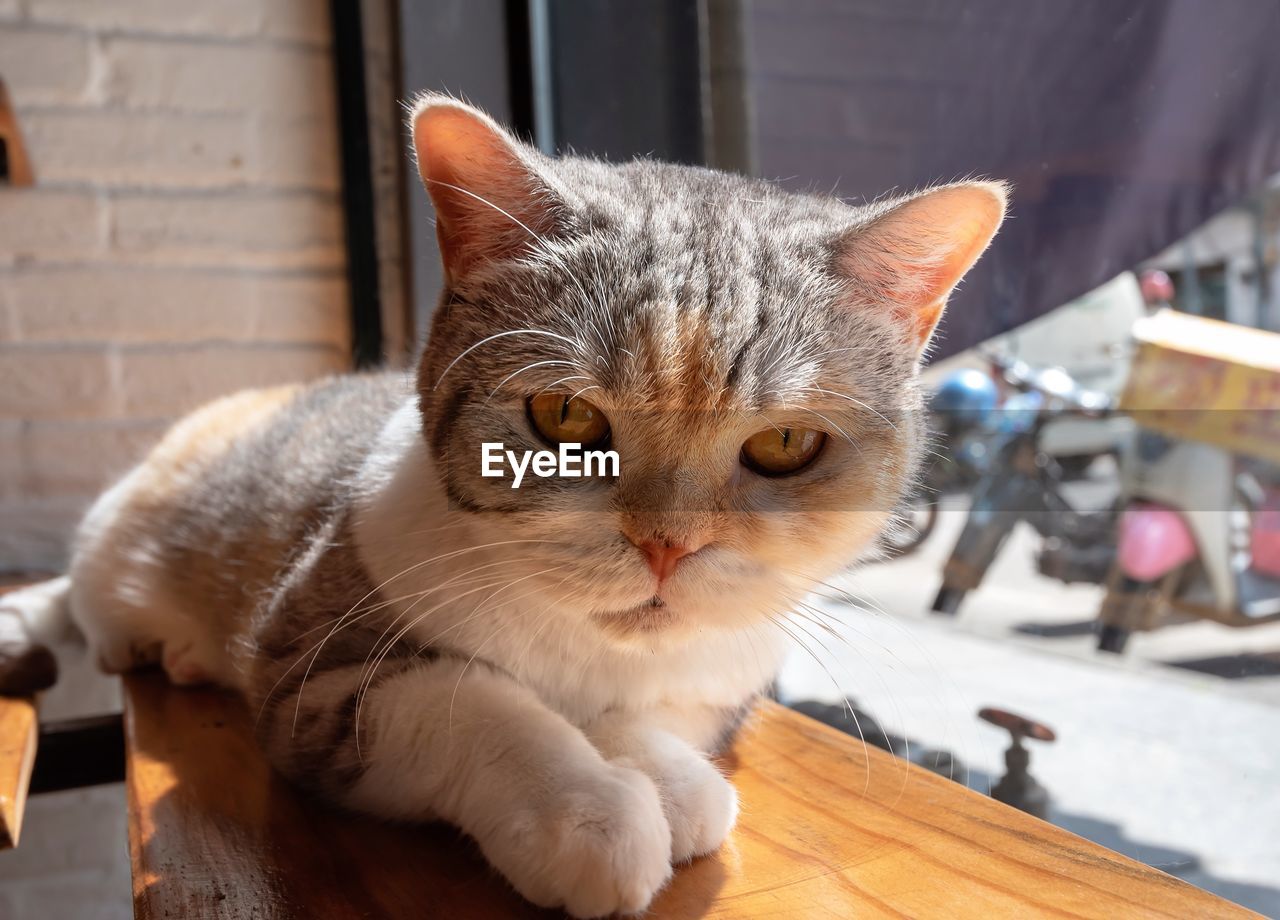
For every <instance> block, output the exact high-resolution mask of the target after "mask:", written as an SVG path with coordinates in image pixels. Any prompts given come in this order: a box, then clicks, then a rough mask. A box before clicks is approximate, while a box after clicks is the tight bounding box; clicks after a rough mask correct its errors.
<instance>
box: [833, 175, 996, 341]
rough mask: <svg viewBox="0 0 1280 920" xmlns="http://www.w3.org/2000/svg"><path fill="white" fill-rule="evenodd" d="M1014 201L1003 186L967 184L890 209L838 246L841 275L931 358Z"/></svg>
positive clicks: (884, 207)
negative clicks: (950, 300) (953, 305)
mask: <svg viewBox="0 0 1280 920" xmlns="http://www.w3.org/2000/svg"><path fill="white" fill-rule="evenodd" d="M1008 198H1009V189H1008V186H1006V185H1005V184H1004V183H1002V182H961V183H957V184H955V185H944V186H941V187H939V188H934V189H930V190H928V191H925V192H921V193H919V194H916V195H912V196H909V197H907V198H904V199H898V200H897V201H892V202H887V203H885V204H883V205H881V206H880V210H879V212H878V213H876V214H875V215H874V216H873V217H872V218H871V219H870V220H869V221H867V222H865V223H863V224H861V225H859V226H857V227H855V228H853V229H852V230H849V231H847V232H845V233H844V234H843V235H842V236H841V237H840V239H839V240H838V241H837V243H836V262H837V269H838V271H839V272H840V274H841V275H843V276H844V277H845V278H846V279H847V280H848V282H849V283H850V285H851V287H852V288H853V290H854V292H855V294H856V296H857V298H858V299H859V300H860V301H865V302H866V303H867V304H868V305H873V306H875V307H877V308H882V309H888V310H890V311H892V313H893V314H894V316H895V318H896V319H898V320H899V321H900V322H901V323H903V324H904V325H905V326H906V330H907V333H908V334H909V335H910V336H911V337H912V339H913V340H914V342H915V343H916V344H917V345H918V347H919V348H920V349H921V350H922V351H923V350H924V348H925V346H926V345H928V344H929V339H930V338H931V337H932V336H933V331H934V329H935V328H936V327H937V325H938V320H940V319H941V318H942V311H943V309H944V308H945V307H946V305H947V297H948V296H949V295H950V294H951V292H952V290H954V289H955V286H956V285H957V284H958V283H959V282H960V279H961V278H963V277H964V275H965V273H966V272H968V271H969V269H970V268H972V267H973V264H974V263H975V262H977V261H978V257H979V256H981V255H982V253H983V251H984V250H985V249H986V248H987V245H988V244H989V243H990V242H991V239H992V237H994V236H995V234H996V231H997V230H998V229H1000V224H1001V222H1002V221H1003V220H1004V215H1005V209H1006V207H1007V203H1008Z"/></svg>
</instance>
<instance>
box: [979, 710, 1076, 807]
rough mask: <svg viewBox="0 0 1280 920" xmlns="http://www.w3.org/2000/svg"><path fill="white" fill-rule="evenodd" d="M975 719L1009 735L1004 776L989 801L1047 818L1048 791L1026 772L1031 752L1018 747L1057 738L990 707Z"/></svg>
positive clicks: (1023, 718) (1043, 727)
mask: <svg viewBox="0 0 1280 920" xmlns="http://www.w3.org/2000/svg"><path fill="white" fill-rule="evenodd" d="M978 718H979V719H982V720H983V721H984V722H990V723H991V724H992V725H995V726H997V727H998V728H1003V729H1004V730H1005V731H1007V732H1008V733H1009V736H1010V738H1011V739H1012V743H1011V744H1010V745H1009V749H1008V750H1007V751H1005V752H1004V765H1005V774H1004V776H1003V777H1001V778H1000V782H998V783H996V785H995V786H994V787H992V789H991V797H992V798H993V799H996V800H998V801H1001V802H1004V803H1005V804H1006V805H1012V806H1013V807H1014V808H1017V809H1020V810H1022V811H1025V812H1027V813H1028V814H1032V815H1035V816H1036V817H1037V818H1046V819H1047V818H1048V816H1049V790H1048V789H1046V788H1045V787H1044V786H1042V785H1040V783H1039V782H1038V781H1037V780H1036V778H1035V777H1034V776H1032V775H1031V774H1030V773H1029V772H1028V770H1027V768H1028V766H1030V764H1031V752H1030V751H1028V750H1027V749H1026V748H1025V747H1023V746H1022V739H1023V738H1031V739H1034V740H1036V741H1045V742H1051V741H1054V740H1055V739H1056V738H1057V735H1055V734H1054V731H1053V729H1051V728H1050V727H1049V726H1047V725H1044V724H1043V723H1041V722H1036V721H1035V720H1033V719H1028V718H1027V717H1026V716H1020V715H1017V714H1016V713H1012V712H1009V711H1007V710H1004V709H995V708H992V707H990V706H988V707H986V708H983V709H979V710H978Z"/></svg>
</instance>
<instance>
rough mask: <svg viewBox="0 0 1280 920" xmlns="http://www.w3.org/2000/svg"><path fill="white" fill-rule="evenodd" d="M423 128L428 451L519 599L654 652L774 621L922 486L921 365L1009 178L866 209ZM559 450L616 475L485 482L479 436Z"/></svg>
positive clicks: (419, 119)
mask: <svg viewBox="0 0 1280 920" xmlns="http://www.w3.org/2000/svg"><path fill="white" fill-rule="evenodd" d="M412 119H413V122H412V124H413V132H414V146H415V150H416V154H417V158H418V167H419V171H420V173H421V175H422V178H423V180H424V182H425V184H426V187H427V191H428V192H429V193H430V195H431V198H432V201H433V202H434V204H435V208H436V214H437V233H438V237H439V243H440V249H441V253H442V256H443V259H444V266H445V275H446V283H445V291H444V295H443V298H442V301H441V305H440V308H439V310H438V311H437V313H436V316H435V319H434V322H433V326H432V331H431V338H430V341H429V343H428V346H427V349H426V351H425V353H424V355H423V358H422V362H421V366H420V369H419V376H418V386H419V392H420V396H421V406H422V412H423V423H424V434H425V437H426V438H427V441H428V443H429V445H430V449H431V451H432V453H433V456H434V458H435V462H436V463H437V465H438V468H439V474H440V476H441V477H442V478H443V480H444V483H445V487H446V489H447V491H448V494H449V500H450V502H451V506H452V507H453V508H454V509H456V511H457V513H458V514H459V515H463V516H466V517H467V518H468V519H469V521H470V522H471V523H472V525H473V529H474V530H475V531H476V532H477V533H478V534H480V535H481V536H483V538H485V539H487V540H491V541H493V542H495V543H496V544H499V545H498V547H497V548H496V550H495V551H498V552H501V553H502V554H503V555H504V556H505V557H506V558H507V559H508V561H509V563H510V567H511V577H512V578H513V579H514V578H519V579H521V580H520V583H518V584H513V585H511V586H510V587H509V588H507V589H506V590H507V591H508V593H509V594H511V595H517V594H518V595H521V596H525V597H527V596H530V595H532V596H534V597H535V598H536V600H537V601H538V602H539V603H543V604H545V605H546V606H547V607H548V608H549V609H550V610H553V611H554V612H556V613H558V614H561V615H565V616H572V617H578V618H580V619H582V620H584V621H587V622H589V623H591V624H593V626H595V627H598V628H599V629H600V630H601V631H602V632H603V633H604V634H605V635H608V636H610V637H612V638H614V639H616V640H617V641H618V642H620V643H630V644H634V645H640V646H643V645H645V644H649V643H652V642H654V641H663V642H666V641H678V640H679V639H680V638H681V637H687V636H689V635H692V634H695V633H696V632H697V631H699V630H703V629H710V628H718V627H734V626H743V625H746V624H751V623H754V622H758V621H759V620H761V619H763V618H765V617H769V616H773V615H776V614H777V613H779V612H780V611H784V610H786V609H788V608H789V607H790V606H791V605H792V604H793V603H794V602H795V601H796V600H798V599H800V598H802V597H803V596H804V595H805V594H806V593H808V592H809V591H810V590H812V588H813V587H814V585H815V584H816V583H817V582H818V581H820V580H823V579H827V578H829V577H830V576H831V575H832V574H833V573H835V572H837V571H839V570H840V569H842V568H843V567H845V566H847V565H848V564H850V563H851V562H852V561H853V560H855V559H856V558H857V557H858V556H859V555H860V554H861V553H863V552H864V551H865V550H866V548H867V547H868V545H869V544H870V543H871V541H872V540H873V539H874V537H875V535H876V534H877V532H878V531H879V530H880V529H881V528H882V527H883V526H884V525H885V522H886V520H887V519H888V517H889V513H890V510H891V509H892V508H893V507H894V505H895V504H896V502H897V501H898V499H899V498H900V496H901V495H902V492H903V491H904V489H905V488H906V487H907V486H908V484H909V483H910V481H911V479H912V477H913V475H914V474H915V471H916V466H917V463H918V461H919V458H920V456H921V453H922V452H923V450H924V446H925V439H926V435H925V431H924V430H923V426H922V419H921V395H920V391H919V387H918V384H917V373H918V367H919V361H920V356H921V353H922V352H923V351H924V349H925V348H926V346H927V345H928V342H929V340H930V337H931V336H932V334H933V330H934V328H935V326H936V325H937V322H938V319H939V317H940V316H941V314H942V310H943V307H944V305H945V304H946V300H947V296H948V295H949V293H950V292H951V290H952V289H953V288H954V287H955V285H956V284H957V282H958V281H959V280H960V278H961V277H962V276H963V275H964V273H965V272H966V271H967V270H968V269H969V268H970V267H971V266H972V265H973V263H974V262H975V261H976V260H977V259H978V257H979V255H981V253H982V252H983V250H984V249H985V248H986V246H987V244H988V243H989V242H990V240H991V238H992V236H993V235H994V233H995V232H996V229H997V228H998V227H999V225H1000V222H1001V220H1002V219H1003V216H1004V211H1005V199H1006V192H1005V188H1004V186H1003V185H1001V184H999V183H993V182H963V183H959V184H954V185H948V186H944V187H941V188H935V189H931V190H928V191H925V192H920V193H917V194H914V195H909V196H906V197H902V198H896V199H886V200H883V201H879V202H877V203H875V204H872V205H867V206H861V207H853V206H850V205H848V204H846V203H844V202H842V201H839V200H837V199H835V198H831V197H825V196H813V195H800V194H793V193H789V192H785V191H783V190H781V189H779V188H777V187H775V186H772V185H770V184H768V183H765V182H761V181H757V180H752V179H747V178H742V177H739V176H733V175H726V174H723V173H718V172H713V171H710V170H706V169H694V168H689V167H683V166H672V165H667V164H662V163H655V162H649V161H637V162H632V163H627V164H624V165H607V164H604V163H601V162H597V161H594V160H588V159H581V158H577V157H566V158H562V159H551V158H549V157H546V156H543V155H542V154H540V153H538V152H537V151H535V150H533V149H531V148H529V147H528V146H526V145H524V144H521V143H520V142H518V141H517V140H515V139H514V138H513V137H511V136H510V135H509V134H508V133H507V132H505V131H504V130H503V129H502V128H501V127H499V126H498V125H497V124H495V123H494V122H493V121H492V120H490V119H489V118H488V117H487V116H485V115H483V114H482V113H480V112H478V111H476V110H474V109H472V108H470V107H468V106H466V105H463V104H461V103H459V102H457V101H454V100H452V99H449V98H447V97H443V96H434V95H432V96H426V97H423V98H422V99H421V100H420V101H419V102H418V104H417V106H416V108H415V110H414V112H413V116H412ZM556 440H569V441H591V442H593V446H595V447H598V448H601V449H605V448H607V449H611V450H614V451H616V452H617V454H618V457H619V460H620V473H619V475H618V476H617V477H616V478H594V479H585V478H561V477H556V476H552V477H548V478H542V477H539V476H537V475H534V474H532V473H526V475H525V477H524V480H523V481H522V483H521V485H520V488H518V489H513V488H512V487H511V486H512V482H513V478H512V473H511V471H510V470H509V469H507V474H506V476H505V477H504V478H494V477H486V476H483V475H482V453H483V448H482V445H483V444H485V443H486V442H487V443H494V442H501V443H502V444H503V445H504V446H505V448H506V449H507V450H514V451H516V452H518V453H522V452H523V451H526V450H530V451H537V450H545V449H547V448H548V446H549V443H553V442H554V441H556ZM526 603H529V602H528V601H526Z"/></svg>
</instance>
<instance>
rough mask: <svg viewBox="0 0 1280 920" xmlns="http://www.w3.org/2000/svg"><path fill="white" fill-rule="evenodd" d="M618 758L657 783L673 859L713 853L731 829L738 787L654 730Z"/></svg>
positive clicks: (684, 746) (686, 748) (690, 750)
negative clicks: (735, 787) (669, 832)
mask: <svg viewBox="0 0 1280 920" xmlns="http://www.w3.org/2000/svg"><path fill="white" fill-rule="evenodd" d="M620 762H622V763H627V764H630V765H633V766H636V767H638V768H639V769H641V770H643V771H644V772H645V773H647V774H648V775H649V776H651V777H653V781H654V782H655V783H657V784H658V788H659V789H660V790H661V792H662V798H663V805H664V809H665V811H666V815H667V823H668V824H669V825H670V826H671V857H672V859H674V860H675V861H676V862H684V861H685V860H689V859H693V858H694V857H695V856H705V855H706V854H708V853H712V852H714V851H715V850H717V849H719V847H720V844H722V843H724V840H725V838H726V837H728V836H729V832H730V831H731V830H733V825H734V822H735V821H737V818H738V793H737V790H736V789H734V788H733V784H732V783H730V782H729V781H728V780H727V779H725V778H724V776H723V775H722V774H721V773H720V771H719V770H717V769H716V768H715V767H714V766H712V764H711V763H710V762H709V761H708V760H707V759H706V758H705V757H703V756H702V755H701V754H699V753H698V752H697V751H695V750H694V749H693V748H692V747H690V746H689V745H687V744H685V743H684V742H683V741H680V740H679V739H678V738H675V737H673V736H671V735H667V734H665V733H657V732H654V733H651V734H650V735H649V736H648V737H647V738H646V739H645V743H643V744H642V745H641V746H640V747H639V748H638V749H633V750H632V751H631V752H630V754H629V756H626V757H624V758H622V759H621V760H620Z"/></svg>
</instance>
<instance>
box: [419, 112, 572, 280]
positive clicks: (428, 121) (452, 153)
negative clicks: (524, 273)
mask: <svg viewBox="0 0 1280 920" xmlns="http://www.w3.org/2000/svg"><path fill="white" fill-rule="evenodd" d="M410 125H411V127H412V130H413V149H414V153H415V154H416V156H417V160H418V173H419V175H421V176H422V182H423V184H424V185H425V186H426V188H427V192H428V194H430V195H431V201H432V203H433V204H434V205H435V209H436V237H437V238H438V239H439V241H440V254H441V257H442V258H443V260H444V270H445V277H446V279H447V280H448V282H449V283H450V284H453V283H456V282H457V281H458V280H459V279H460V278H462V277H463V276H464V275H466V273H467V272H469V271H473V270H475V269H477V268H479V267H482V266H484V265H487V264H492V263H494V262H498V261H504V260H509V259H514V258H519V257H520V256H521V255H524V254H526V253H527V252H529V251H530V250H531V249H532V248H533V246H534V245H536V243H537V242H538V241H539V240H540V239H542V238H543V237H545V236H546V235H548V234H552V233H554V231H555V229H556V225H557V220H558V216H559V212H560V211H561V205H560V203H559V196H558V195H557V194H556V193H555V191H554V190H553V189H552V187H551V186H550V184H549V183H548V181H547V179H546V178H545V176H544V175H543V174H542V172H541V170H540V169H539V162H538V161H539V160H540V159H541V158H542V157H541V154H539V153H538V152H537V151H535V150H532V149H530V148H529V147H526V146H525V145H524V144H521V143H520V142H519V141H517V140H516V139H515V138H513V137H512V136H511V135H510V134H508V133H507V132H506V131H505V130H503V128H502V127H501V126H500V125H499V124H498V123H497V122H496V121H494V120H493V119H492V118H490V117H489V116H488V115H486V114H484V113H483V112H481V111H480V110H479V109H475V108H472V107H471V106H469V105H466V104H464V103H462V102H459V101H458V100H456V99H452V98H450V97H449V96H444V95H440V94H437V93H428V94H426V95H423V96H420V97H419V98H418V99H417V100H416V101H415V103H414V107H413V114H412V116H411V117H410Z"/></svg>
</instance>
